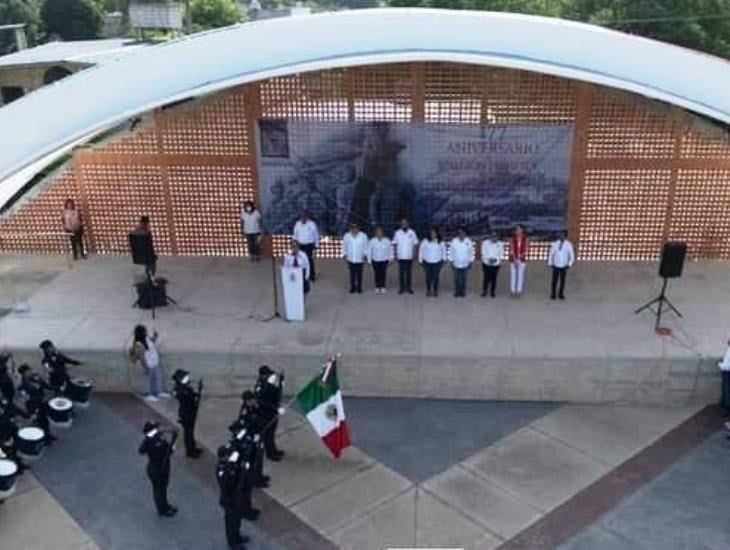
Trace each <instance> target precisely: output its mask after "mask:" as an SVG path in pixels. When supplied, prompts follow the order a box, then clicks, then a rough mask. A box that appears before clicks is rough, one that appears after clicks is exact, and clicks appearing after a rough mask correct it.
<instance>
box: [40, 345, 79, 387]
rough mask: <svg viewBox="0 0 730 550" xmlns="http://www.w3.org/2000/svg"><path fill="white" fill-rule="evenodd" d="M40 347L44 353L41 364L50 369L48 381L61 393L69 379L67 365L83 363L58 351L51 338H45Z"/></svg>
mask: <svg viewBox="0 0 730 550" xmlns="http://www.w3.org/2000/svg"><path fill="white" fill-rule="evenodd" d="M38 347H40V348H41V352H42V353H43V358H42V359H41V364H42V365H43V366H44V367H45V368H46V370H47V371H48V382H49V383H50V384H51V387H52V388H53V389H54V390H55V391H56V392H58V393H60V392H61V391H63V389H64V386H65V385H66V382H68V380H69V376H68V369H67V368H66V365H81V364H82V363H81V361H76V359H71V358H70V357H67V356H66V355H64V354H63V353H61V352H60V351H58V350H57V349H56V346H54V345H53V342H51V341H50V340H43V341H42V342H41V344H40V346H38Z"/></svg>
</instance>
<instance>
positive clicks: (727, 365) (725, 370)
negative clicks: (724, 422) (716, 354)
mask: <svg viewBox="0 0 730 550" xmlns="http://www.w3.org/2000/svg"><path fill="white" fill-rule="evenodd" d="M717 366H718V367H720V370H721V371H722V397H721V399H720V405H721V406H722V408H723V409H725V416H728V415H730V340H728V341H727V348H726V349H725V355H724V356H723V358H722V361H720V362H719V363H718V364H717Z"/></svg>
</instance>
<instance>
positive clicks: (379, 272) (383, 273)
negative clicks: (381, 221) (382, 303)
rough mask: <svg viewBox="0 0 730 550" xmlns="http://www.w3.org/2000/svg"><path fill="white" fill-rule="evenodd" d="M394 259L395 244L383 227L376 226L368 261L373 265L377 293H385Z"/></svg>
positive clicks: (369, 244) (369, 247)
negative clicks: (389, 270) (391, 263)
mask: <svg viewBox="0 0 730 550" xmlns="http://www.w3.org/2000/svg"><path fill="white" fill-rule="evenodd" d="M391 261H393V245H392V244H391V242H390V239H389V238H388V237H386V236H385V232H384V231H383V227H382V226H380V225H377V226H375V236H374V237H373V238H372V239H370V242H369V243H368V262H369V263H370V264H371V265H372V266H373V275H374V276H375V294H385V286H386V277H387V274H388V264H389V263H390V262H391Z"/></svg>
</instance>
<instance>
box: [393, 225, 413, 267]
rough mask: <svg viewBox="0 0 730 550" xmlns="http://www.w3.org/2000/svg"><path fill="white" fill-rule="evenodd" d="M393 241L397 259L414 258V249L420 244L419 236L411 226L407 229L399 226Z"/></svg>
mask: <svg viewBox="0 0 730 550" xmlns="http://www.w3.org/2000/svg"><path fill="white" fill-rule="evenodd" d="M393 243H394V244H395V257H396V259H398V260H412V259H413V253H414V250H415V248H416V245H417V244H418V237H417V236H416V232H415V231H413V229H411V228H410V227H409V228H408V229H406V230H405V231H404V230H403V229H400V228H399V229H397V230H396V232H395V233H394V234H393Z"/></svg>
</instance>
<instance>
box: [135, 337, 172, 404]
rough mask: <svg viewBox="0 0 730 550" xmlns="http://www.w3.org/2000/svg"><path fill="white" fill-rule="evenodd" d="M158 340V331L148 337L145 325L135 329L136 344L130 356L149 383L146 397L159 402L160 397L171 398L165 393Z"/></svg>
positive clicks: (148, 399)
mask: <svg viewBox="0 0 730 550" xmlns="http://www.w3.org/2000/svg"><path fill="white" fill-rule="evenodd" d="M158 339H159V335H158V334H157V331H155V332H154V333H153V334H152V336H148V334H147V327H145V326H144V325H137V326H136V327H134V342H133V344H132V349H131V350H130V351H129V354H130V356H131V357H132V360H133V361H135V362H136V363H137V364H138V365H139V366H140V368H141V369H142V371H143V372H144V374H145V376H146V377H147V381H148V382H149V393H148V394H147V395H146V396H145V399H146V400H147V401H157V399H158V397H170V394H169V393H167V392H166V391H165V381H164V376H163V372H162V364H161V363H160V353H159V351H157V340H158Z"/></svg>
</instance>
